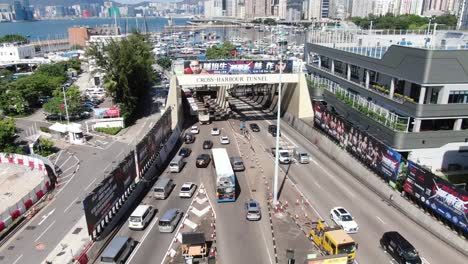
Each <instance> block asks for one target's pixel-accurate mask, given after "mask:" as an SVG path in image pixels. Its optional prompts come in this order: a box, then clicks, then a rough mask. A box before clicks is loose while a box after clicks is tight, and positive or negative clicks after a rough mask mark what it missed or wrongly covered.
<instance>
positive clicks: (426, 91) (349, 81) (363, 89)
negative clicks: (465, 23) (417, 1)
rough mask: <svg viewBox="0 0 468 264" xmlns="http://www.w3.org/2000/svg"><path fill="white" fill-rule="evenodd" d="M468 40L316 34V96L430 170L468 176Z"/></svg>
mask: <svg viewBox="0 0 468 264" xmlns="http://www.w3.org/2000/svg"><path fill="white" fill-rule="evenodd" d="M466 39H468V34H467V33H464V32H459V31H452V32H448V31H447V32H442V31H440V32H437V33H435V34H431V35H430V36H428V35H426V32H424V31H421V32H412V33H409V32H403V33H402V34H401V35H394V34H393V33H392V32H382V31H375V30H373V31H356V32H349V31H343V32H340V31H334V32H319V31H312V32H309V35H308V43H307V44H306V48H305V49H306V50H305V54H306V56H307V62H308V64H307V65H308V66H307V68H308V71H309V73H310V74H311V76H312V80H313V82H314V83H316V84H319V85H316V86H315V88H317V87H319V89H314V92H313V97H314V98H315V99H317V100H324V101H325V102H326V104H327V107H328V109H329V110H330V111H331V112H333V113H337V115H340V116H342V117H343V118H344V119H345V120H348V121H349V122H350V123H352V125H353V127H356V128H358V129H360V130H361V131H365V132H366V133H367V134H368V135H371V136H373V137H375V138H376V139H377V140H379V141H380V142H382V143H383V144H385V145H387V146H388V147H390V148H392V149H394V150H395V151H398V152H399V153H400V154H401V155H403V156H404V157H407V158H408V159H410V160H413V161H415V162H417V163H420V164H422V165H425V166H427V167H429V168H431V169H432V171H433V172H436V171H444V170H463V169H465V170H468V44H467V42H466Z"/></svg>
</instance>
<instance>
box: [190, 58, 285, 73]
mask: <svg viewBox="0 0 468 264" xmlns="http://www.w3.org/2000/svg"><path fill="white" fill-rule="evenodd" d="M281 69H282V72H283V73H292V70H293V61H292V60H285V61H280V60H210V61H199V60H191V61H184V74H265V73H279V72H280V70H281Z"/></svg>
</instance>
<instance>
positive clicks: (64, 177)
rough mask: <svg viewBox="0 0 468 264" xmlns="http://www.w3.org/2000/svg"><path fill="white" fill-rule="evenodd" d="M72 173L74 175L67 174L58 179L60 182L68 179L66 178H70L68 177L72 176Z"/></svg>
mask: <svg viewBox="0 0 468 264" xmlns="http://www.w3.org/2000/svg"><path fill="white" fill-rule="evenodd" d="M73 173H74V172H72V173H69V174H67V175H66V176H63V177H60V180H64V179H66V178H68V177H70V176H73Z"/></svg>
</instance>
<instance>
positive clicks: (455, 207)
mask: <svg viewBox="0 0 468 264" xmlns="http://www.w3.org/2000/svg"><path fill="white" fill-rule="evenodd" d="M407 176H408V177H407V178H406V182H405V185H404V188H403V189H404V191H405V193H407V194H409V195H411V196H413V197H415V198H417V199H418V200H420V201H421V202H423V203H424V204H426V205H427V207H428V208H431V209H432V210H433V211H434V212H436V213H437V214H439V215H440V216H442V217H444V218H445V219H447V220H449V221H450V222H452V223H453V224H454V225H455V226H457V227H459V228H461V229H462V230H464V231H465V232H468V220H467V218H468V192H467V191H465V190H463V189H461V188H457V187H456V186H455V185H453V184H451V183H449V182H447V181H446V180H444V179H442V178H440V177H438V176H436V175H434V174H432V173H431V172H430V171H428V170H426V169H424V168H422V167H421V166H419V165H418V164H416V163H414V162H412V161H409V164H408V175H407Z"/></svg>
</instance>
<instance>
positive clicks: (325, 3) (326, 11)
mask: <svg viewBox="0 0 468 264" xmlns="http://www.w3.org/2000/svg"><path fill="white" fill-rule="evenodd" d="M320 15H321V17H322V18H324V17H329V16H330V0H322V4H321V5H320Z"/></svg>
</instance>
